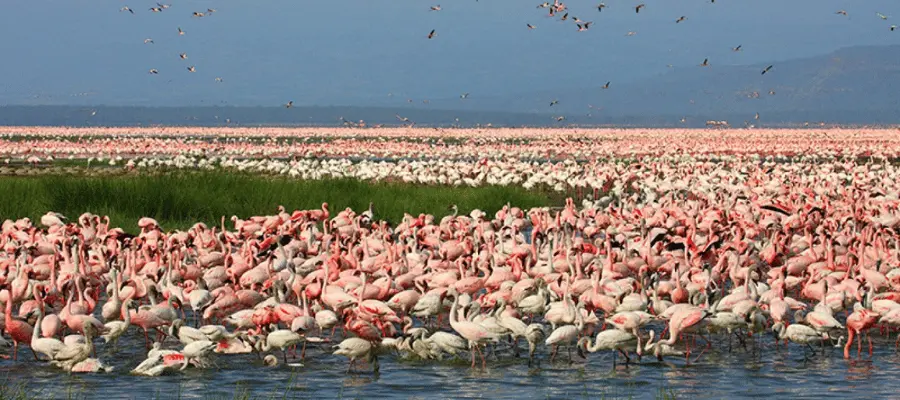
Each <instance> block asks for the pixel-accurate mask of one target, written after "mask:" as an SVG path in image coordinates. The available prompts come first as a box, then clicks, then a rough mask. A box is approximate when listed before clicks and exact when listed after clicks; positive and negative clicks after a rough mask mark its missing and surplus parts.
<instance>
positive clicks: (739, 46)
mask: <svg viewBox="0 0 900 400" xmlns="http://www.w3.org/2000/svg"><path fill="white" fill-rule="evenodd" d="M742 47H744V45H742V44H739V45H737V47H732V48H731V51H741V48H742Z"/></svg>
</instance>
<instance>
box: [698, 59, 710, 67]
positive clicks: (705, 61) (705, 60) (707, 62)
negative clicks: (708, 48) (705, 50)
mask: <svg viewBox="0 0 900 400" xmlns="http://www.w3.org/2000/svg"><path fill="white" fill-rule="evenodd" d="M700 66H701V67H708V66H709V59H708V58H704V59H703V62H702V63H700Z"/></svg>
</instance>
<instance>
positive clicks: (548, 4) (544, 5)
mask: <svg viewBox="0 0 900 400" xmlns="http://www.w3.org/2000/svg"><path fill="white" fill-rule="evenodd" d="M547 7H550V3H549V2H546V1H545V2H543V3H541V4H538V6H537V8H547Z"/></svg>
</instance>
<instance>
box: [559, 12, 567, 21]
mask: <svg viewBox="0 0 900 400" xmlns="http://www.w3.org/2000/svg"><path fill="white" fill-rule="evenodd" d="M567 19H569V13H565V14H563V16H562V18H560V19H559V20H560V21H565V20H567Z"/></svg>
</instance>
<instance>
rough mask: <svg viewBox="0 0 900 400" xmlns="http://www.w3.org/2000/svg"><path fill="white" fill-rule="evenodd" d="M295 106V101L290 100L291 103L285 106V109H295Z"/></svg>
mask: <svg viewBox="0 0 900 400" xmlns="http://www.w3.org/2000/svg"><path fill="white" fill-rule="evenodd" d="M293 106H294V101H293V100H290V101H288V102H287V104H285V105H284V108H291V107H293Z"/></svg>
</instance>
